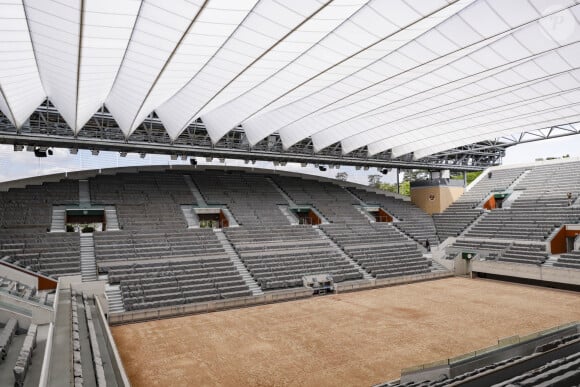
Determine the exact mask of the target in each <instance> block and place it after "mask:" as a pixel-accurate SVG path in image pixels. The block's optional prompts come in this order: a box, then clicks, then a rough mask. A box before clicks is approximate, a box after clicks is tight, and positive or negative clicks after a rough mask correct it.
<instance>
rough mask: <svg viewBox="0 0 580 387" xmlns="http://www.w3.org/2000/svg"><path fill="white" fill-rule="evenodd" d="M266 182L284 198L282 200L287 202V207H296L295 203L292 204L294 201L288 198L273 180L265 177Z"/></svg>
mask: <svg viewBox="0 0 580 387" xmlns="http://www.w3.org/2000/svg"><path fill="white" fill-rule="evenodd" d="M266 180H268V181H269V182H270V184H272V186H274V188H275V189H276V191H278V192H279V193H280V195H282V197H283V198H284V200H286V202H288V205H289V206H290V207H296V203H294V201H293V200H292V199H291V198H290V196H288V194H286V192H284V190H283V189H282V188H280V186H279V185H278V184H276V182H275V181H274V180H272V178H271V177H267V178H266Z"/></svg>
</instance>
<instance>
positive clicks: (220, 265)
mask: <svg viewBox="0 0 580 387" xmlns="http://www.w3.org/2000/svg"><path fill="white" fill-rule="evenodd" d="M109 282H110V283H111V284H120V287H121V294H122V296H123V304H124V306H125V309H126V310H139V309H148V308H155V307H162V306H174V305H181V304H186V303H193V302H202V301H211V300H218V299H223V298H233V297H243V296H250V295H251V292H250V290H249V288H248V286H247V285H246V284H245V282H244V280H243V279H242V277H241V276H240V274H239V273H238V271H237V270H236V269H235V268H234V266H233V264H232V262H231V261H230V260H229V259H228V258H227V257H225V256H224V257H216V258H211V259H209V258H208V259H190V260H180V261H151V262H149V261H142V262H140V263H139V264H128V265H119V266H116V267H115V268H111V269H110V270H109Z"/></svg>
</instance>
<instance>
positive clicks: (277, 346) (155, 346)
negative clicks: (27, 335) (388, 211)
mask: <svg viewBox="0 0 580 387" xmlns="http://www.w3.org/2000/svg"><path fill="white" fill-rule="evenodd" d="M576 320H580V294H578V293H573V292H567V291H559V290H552V289H547V288H539V287H532V286H525V285H518V284H509V283H503V282H498V281H490V280H481V279H478V280H470V279H464V278H448V279H442V280H437V281H430V282H421V283H415V284H409V285H402V286H396V287H390V288H382V289H375V290H368V291H362V292H355V293H344V294H338V295H332V296H324V297H319V298H314V299H306V300H300V301H294V302H286V303H280V304H273V305H264V306H258V307H253V308H247V309H236V310H230V311H224V312H218V313H210V314H203V315H195V316H187V317H180V318H174V319H167V320H159V321H151V322H146V323H139V324H130V325H123V326H117V327H114V328H113V335H114V337H115V340H116V342H117V345H118V347H119V351H120V353H121V357H122V359H123V363H124V365H125V368H126V370H127V373H128V375H129V378H130V379H131V382H132V384H133V386H152V385H153V386H218V385H219V386H370V385H372V384H374V383H379V382H382V381H387V380H391V379H395V378H397V377H399V375H400V371H401V369H402V368H405V367H410V366H414V365H418V364H423V363H427V362H432V361H436V360H440V359H444V358H448V357H453V356H456V355H460V354H463V353H466V352H470V351H473V350H476V349H480V348H483V347H487V346H490V345H493V344H496V343H497V339H498V338H504V337H508V336H512V335H515V334H519V335H525V334H529V333H532V332H535V331H538V330H542V329H547V328H550V327H552V326H555V325H560V324H565V323H568V322H571V321H576Z"/></svg>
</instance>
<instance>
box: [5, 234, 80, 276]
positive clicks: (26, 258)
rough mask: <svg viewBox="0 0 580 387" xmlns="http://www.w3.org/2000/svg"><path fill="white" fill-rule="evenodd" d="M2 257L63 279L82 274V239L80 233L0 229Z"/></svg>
mask: <svg viewBox="0 0 580 387" xmlns="http://www.w3.org/2000/svg"><path fill="white" fill-rule="evenodd" d="M0 255H1V256H8V257H9V261H10V262H12V263H14V264H16V265H19V266H22V267H26V268H29V269H30V270H34V271H36V272H40V273H43V274H45V275H49V276H53V277H60V276H67V275H78V274H79V273H80V239H79V234H77V233H46V232H38V231H36V232H35V231H32V230H27V231H24V230H20V231H16V230H11V231H7V230H0Z"/></svg>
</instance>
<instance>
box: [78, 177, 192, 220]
mask: <svg viewBox="0 0 580 387" xmlns="http://www.w3.org/2000/svg"><path fill="white" fill-rule="evenodd" d="M89 186H90V195H91V203H92V204H93V205H95V204H98V205H115V207H116V209H117V219H118V221H119V226H120V227H121V229H123V230H131V231H142V230H152V229H153V230H154V229H165V228H169V229H186V228H187V222H186V220H185V217H184V215H183V213H182V211H181V207H180V205H181V204H195V198H194V197H193V195H192V194H191V191H190V190H189V187H188V186H187V184H186V183H185V180H184V178H183V176H182V175H181V174H174V173H167V172H139V173H119V174H116V175H98V176H96V177H93V178H91V179H89Z"/></svg>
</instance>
